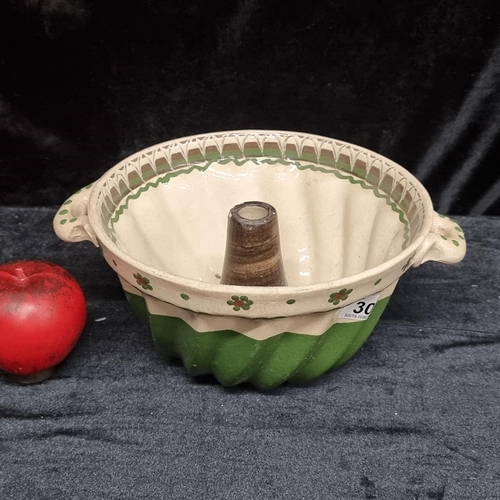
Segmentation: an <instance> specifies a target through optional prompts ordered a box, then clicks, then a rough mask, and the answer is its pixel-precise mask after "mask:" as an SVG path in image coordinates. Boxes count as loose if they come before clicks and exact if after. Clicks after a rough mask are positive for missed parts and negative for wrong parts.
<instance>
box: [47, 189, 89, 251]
mask: <svg viewBox="0 0 500 500" xmlns="http://www.w3.org/2000/svg"><path fill="white" fill-rule="evenodd" d="M91 188H92V184H89V185H88V186H86V187H84V188H83V189H80V191H77V192H76V193H75V194H74V195H72V196H70V197H69V198H68V199H67V200H66V201H65V202H64V203H63V204H62V205H61V208H60V209H59V210H58V211H57V214H56V216H55V217H54V222H53V224H54V231H55V233H56V234H57V236H58V237H59V238H61V240H63V241H67V242H68V243H76V242H78V241H85V240H88V241H91V242H92V243H93V244H94V245H95V246H96V247H97V246H99V243H98V242H97V238H96V235H95V233H94V230H93V229H92V226H91V225H90V223H89V218H88V205H89V199H90V193H91V192H92V189H91Z"/></svg>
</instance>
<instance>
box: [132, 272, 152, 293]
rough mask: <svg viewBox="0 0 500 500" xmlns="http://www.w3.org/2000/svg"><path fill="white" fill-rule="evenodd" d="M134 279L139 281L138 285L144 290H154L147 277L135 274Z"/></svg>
mask: <svg viewBox="0 0 500 500" xmlns="http://www.w3.org/2000/svg"><path fill="white" fill-rule="evenodd" d="M134 278H135V280H136V281H137V284H138V285H140V286H142V288H144V290H152V289H153V287H152V286H151V285H150V281H149V279H148V278H146V277H145V276H142V274H140V273H135V274H134Z"/></svg>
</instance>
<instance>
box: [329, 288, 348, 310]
mask: <svg viewBox="0 0 500 500" xmlns="http://www.w3.org/2000/svg"><path fill="white" fill-rule="evenodd" d="M351 292H352V288H342V290H339V291H338V292H336V293H332V294H331V295H330V298H329V299H328V302H331V303H332V304H333V305H334V306H336V305H338V304H340V302H341V301H342V300H346V299H347V298H349V294H350V293H351Z"/></svg>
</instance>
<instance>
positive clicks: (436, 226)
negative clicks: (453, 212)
mask: <svg viewBox="0 0 500 500" xmlns="http://www.w3.org/2000/svg"><path fill="white" fill-rule="evenodd" d="M466 248H467V245H466V243H465V236H464V232H463V231H462V228H461V227H460V226H459V225H458V224H457V223H456V222H455V221H453V220H451V219H450V218H448V217H445V216H444V215H441V214H438V213H437V212H434V219H433V221H432V226H431V230H430V232H429V234H428V236H427V238H426V239H425V241H424V242H423V244H422V245H421V247H420V248H419V249H418V250H417V252H416V253H415V256H414V257H413V259H412V262H411V265H412V266H413V267H417V266H419V265H420V264H422V263H424V262H426V261H428V260H435V261H437V262H443V263H444V264H456V263H457V262H460V261H461V260H462V259H463V258H464V256H465V251H466Z"/></svg>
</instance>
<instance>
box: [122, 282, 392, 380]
mask: <svg viewBox="0 0 500 500" xmlns="http://www.w3.org/2000/svg"><path fill="white" fill-rule="evenodd" d="M126 296H127V299H128V301H129V303H130V305H131V306H132V309H133V310H134V311H135V312H136V314H137V315H138V316H139V317H140V318H141V319H142V320H143V321H144V322H146V323H148V324H149V326H150V327H151V331H152V333H153V338H154V341H155V343H156V344H157V346H158V347H159V348H160V349H161V351H162V352H163V353H165V354H166V355H167V356H169V357H175V358H181V360H182V362H183V364H184V366H185V368H186V370H187V371H188V373H190V374H191V375H193V376H197V375H205V374H213V375H215V377H216V378H217V380H219V382H220V383H221V384H222V385H225V386H232V385H236V384H240V383H242V382H249V383H251V384H253V385H255V386H257V387H260V388H272V387H276V386H277V385H280V384H281V383H283V382H285V381H288V382H290V383H293V384H305V383H307V382H310V381H312V380H314V379H316V378H317V377H319V376H320V375H323V374H324V373H326V372H327V371H329V370H332V369H334V368H338V367H339V366H341V365H343V364H344V363H345V362H346V361H348V360H349V359H350V358H351V357H352V356H353V355H354V354H355V353H356V351H358V349H359V348H360V347H361V346H362V345H363V344H364V342H365V341H366V339H367V338H368V336H369V335H370V333H371V332H372V330H373V329H374V327H375V325H376V324H377V322H378V320H379V318H380V316H381V314H382V313H383V312H384V309H385V307H386V306H387V303H388V302H389V299H390V297H387V298H385V299H382V300H380V301H379V302H377V305H376V306H375V307H374V309H373V311H372V313H371V314H370V316H369V318H368V319H367V320H365V321H356V322H349V323H335V324H334V325H332V326H331V327H330V328H329V329H328V330H327V331H326V332H325V333H323V334H322V335H318V336H315V335H303V334H298V333H290V332H284V333H280V334H278V335H275V336H274V337H270V338H268V339H266V340H254V339H251V338H249V337H247V336H245V335H243V334H241V333H238V332H234V331H231V330H223V331H213V332H203V333H200V332H197V331H195V330H194V329H193V328H191V327H190V326H189V325H188V324H187V323H186V322H185V321H183V320H182V319H179V318H173V317H169V316H161V315H156V314H150V313H149V312H148V310H147V308H146V303H145V301H144V299H143V297H141V296H139V295H135V294H131V293H128V292H126Z"/></svg>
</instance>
